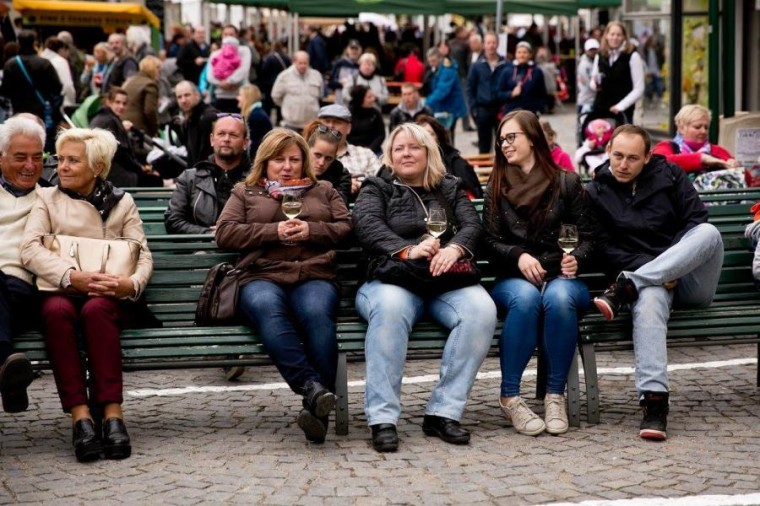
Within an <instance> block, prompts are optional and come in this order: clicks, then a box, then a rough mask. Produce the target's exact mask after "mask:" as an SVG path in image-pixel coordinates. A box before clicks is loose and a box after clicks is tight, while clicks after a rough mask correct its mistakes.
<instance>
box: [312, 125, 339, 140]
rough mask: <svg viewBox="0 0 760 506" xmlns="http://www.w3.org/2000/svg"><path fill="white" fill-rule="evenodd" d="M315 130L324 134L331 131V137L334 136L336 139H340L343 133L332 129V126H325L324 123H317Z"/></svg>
mask: <svg viewBox="0 0 760 506" xmlns="http://www.w3.org/2000/svg"><path fill="white" fill-rule="evenodd" d="M317 132H319V133H321V134H326V133H328V132H329V133H331V134H332V135H333V137H335V138H336V139H340V138H341V137H343V134H342V133H340V132H338V131H337V130H333V129H332V128H329V127H327V126H325V125H318V126H317Z"/></svg>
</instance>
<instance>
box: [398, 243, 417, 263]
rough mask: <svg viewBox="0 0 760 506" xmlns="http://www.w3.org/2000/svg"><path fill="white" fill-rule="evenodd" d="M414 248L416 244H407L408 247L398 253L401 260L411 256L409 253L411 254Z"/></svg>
mask: <svg viewBox="0 0 760 506" xmlns="http://www.w3.org/2000/svg"><path fill="white" fill-rule="evenodd" d="M413 249H414V246H407V247H406V248H404V249H402V250H401V253H399V254H398V257H399V258H400V259H401V260H406V259H407V258H409V255H410V254H411V252H412V250H413Z"/></svg>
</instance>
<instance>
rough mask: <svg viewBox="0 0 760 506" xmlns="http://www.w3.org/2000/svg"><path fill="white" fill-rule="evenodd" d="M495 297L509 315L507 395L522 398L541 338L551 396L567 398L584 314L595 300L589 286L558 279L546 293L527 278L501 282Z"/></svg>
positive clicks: (503, 342)
mask: <svg viewBox="0 0 760 506" xmlns="http://www.w3.org/2000/svg"><path fill="white" fill-rule="evenodd" d="M491 296H492V297H493V299H494V301H495V302H496V306H497V307H498V308H499V310H501V311H504V312H506V316H505V318H504V327H503V328H502V329H501V337H500V338H499V358H500V361H501V396H502V397H514V396H517V395H520V380H521V379H522V375H523V372H525V367H526V366H527V365H528V361H529V360H530V357H531V356H533V351H534V350H535V349H536V345H537V344H538V339H539V335H540V336H541V337H540V339H541V350H542V354H543V356H544V358H545V359H546V369H547V377H546V391H547V392H548V393H550V394H563V395H564V393H565V383H566V382H567V373H568V371H569V370H570V365H571V364H572V360H573V357H574V356H575V346H576V344H577V342H578V313H581V312H583V311H586V310H588V308H589V307H590V305H591V296H590V295H589V291H588V288H587V287H586V284H585V283H584V282H583V281H579V280H577V279H563V278H555V279H553V280H551V281H549V283H547V285H546V289H545V290H544V293H543V295H542V294H541V292H540V288H537V287H536V285H534V284H533V283H530V282H528V281H526V280H525V279H522V278H509V279H503V280H501V281H499V282H498V283H496V285H495V286H494V288H493V290H492V291H491Z"/></svg>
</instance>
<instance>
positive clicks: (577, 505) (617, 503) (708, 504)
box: [543, 494, 760, 506]
mask: <svg viewBox="0 0 760 506" xmlns="http://www.w3.org/2000/svg"><path fill="white" fill-rule="evenodd" d="M757 504H760V494H744V495H692V496H686V497H674V498H671V497H651V498H643V497H637V498H635V499H615V500H604V501H583V502H574V503H570V502H560V503H547V504H545V505H543V506H749V505H757Z"/></svg>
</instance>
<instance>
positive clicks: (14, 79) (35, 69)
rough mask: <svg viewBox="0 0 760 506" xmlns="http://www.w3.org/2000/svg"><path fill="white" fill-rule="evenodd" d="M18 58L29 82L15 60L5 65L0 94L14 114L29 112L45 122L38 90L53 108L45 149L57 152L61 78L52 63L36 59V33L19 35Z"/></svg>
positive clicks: (30, 32) (43, 108)
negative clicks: (51, 122)
mask: <svg viewBox="0 0 760 506" xmlns="http://www.w3.org/2000/svg"><path fill="white" fill-rule="evenodd" d="M18 44H19V58H20V60H21V62H22V64H23V66H24V68H25V69H26V72H27V73H28V74H29V78H30V79H31V81H32V83H33V84H32V85H30V84H29V79H27V78H26V76H25V75H24V72H23V70H22V69H21V67H20V66H19V64H18V62H17V61H16V58H11V59H10V60H8V61H7V62H5V66H4V67H3V84H2V86H1V87H0V95H2V96H4V97H6V98H8V99H9V100H10V101H11V105H12V106H13V112H14V113H15V114H18V113H20V112H29V113H32V114H34V115H35V116H37V117H39V118H42V119H43V120H44V119H45V106H44V105H43V103H42V102H40V99H39V98H37V93H36V91H38V92H39V93H40V95H41V96H42V98H43V99H44V100H46V101H48V102H49V103H50V105H51V106H52V107H53V115H52V120H53V125H48V126H47V127H46V134H47V141H46V144H45V150H46V151H48V152H54V151H55V146H54V143H55V133H56V132H55V128H56V127H57V126H58V123H59V122H60V121H61V118H62V116H61V113H60V110H59V109H58V107H59V106H60V104H61V98H62V97H61V91H62V90H63V85H61V80H60V79H58V73H56V71H55V68H54V67H53V65H52V64H51V63H50V61H48V60H46V59H45V58H42V57H40V56H37V48H36V44H37V34H36V33H34V32H33V31H31V30H23V31H22V32H21V33H19V35H18Z"/></svg>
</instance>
